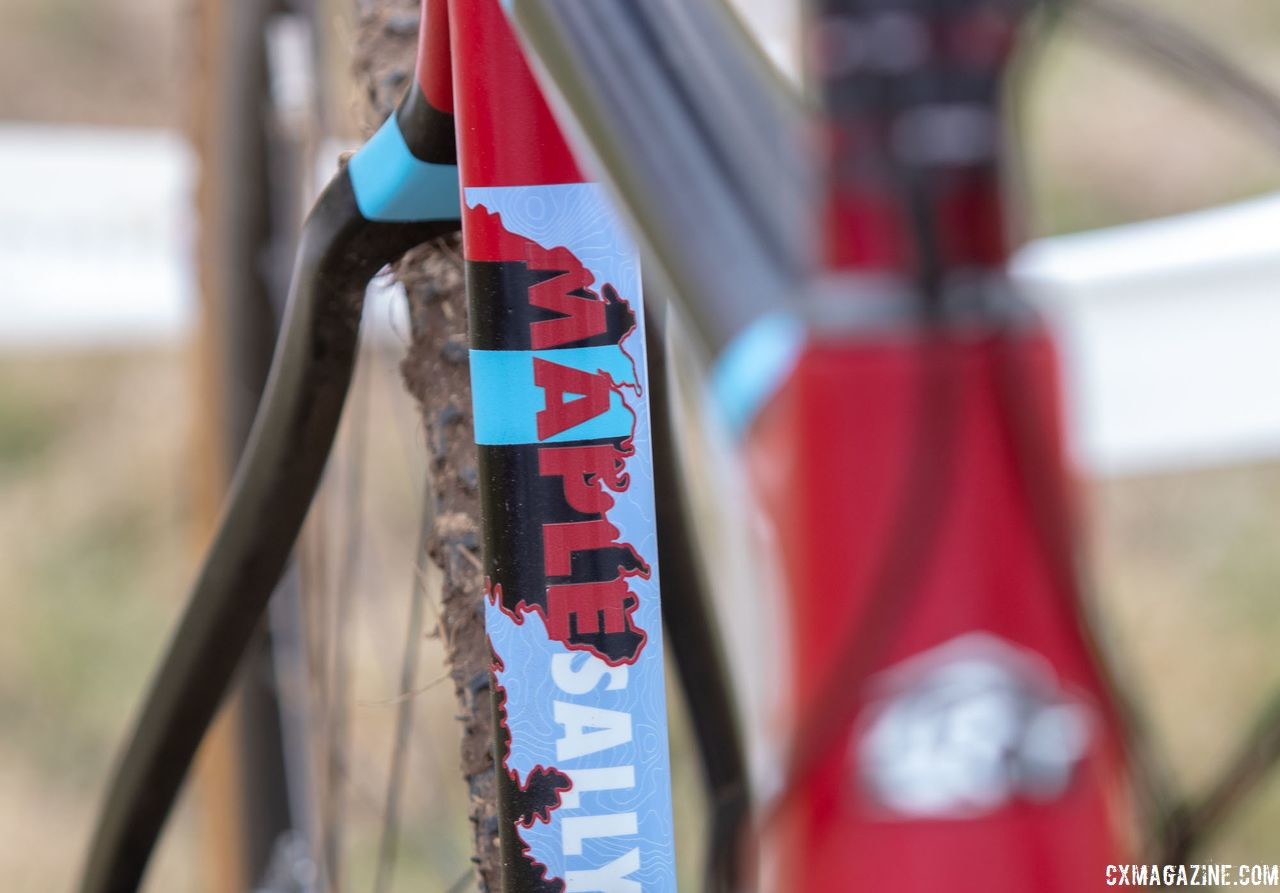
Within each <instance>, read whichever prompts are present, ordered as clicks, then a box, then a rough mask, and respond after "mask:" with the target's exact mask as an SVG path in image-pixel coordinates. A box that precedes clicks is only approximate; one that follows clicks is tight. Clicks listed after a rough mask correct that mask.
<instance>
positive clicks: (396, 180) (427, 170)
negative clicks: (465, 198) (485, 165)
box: [347, 115, 461, 223]
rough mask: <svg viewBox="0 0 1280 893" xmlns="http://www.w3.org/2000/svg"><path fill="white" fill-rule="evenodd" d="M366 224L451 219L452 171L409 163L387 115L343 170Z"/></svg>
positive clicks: (454, 210) (454, 204)
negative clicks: (345, 170)
mask: <svg viewBox="0 0 1280 893" xmlns="http://www.w3.org/2000/svg"><path fill="white" fill-rule="evenodd" d="M347 171H348V173H349V175H350V177H351V185H352V188H353V189H354V190H355V194H356V205H357V206H358V207H359V208H360V213H361V215H362V216H364V217H365V219H367V220H380V221H386V222H402V223H403V222H411V221H421V220H457V219H458V218H459V208H460V206H461V204H460V201H459V198H458V195H459V193H458V167H457V165H454V164H432V163H431V162H428V161H422V160H421V159H418V158H415V157H414V155H413V153H412V152H411V151H410V150H409V146H408V144H407V143H406V142H405V139H404V134H402V133H401V132H400V125H399V123H398V122H397V120H396V116H395V115H392V116H391V117H390V118H388V119H387V121H386V123H384V124H383V125H382V127H380V128H379V129H378V132H377V133H375V134H374V135H373V136H372V137H371V138H370V140H369V142H367V143H365V145H364V146H363V148H361V149H360V151H359V152H357V153H356V154H355V155H354V156H352V158H351V161H350V162H349V163H348V165H347Z"/></svg>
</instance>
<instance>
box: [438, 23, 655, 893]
mask: <svg viewBox="0 0 1280 893" xmlns="http://www.w3.org/2000/svg"><path fill="white" fill-rule="evenodd" d="M449 17H450V23H449V24H450V29H451V33H452V51H453V84H454V101H455V112H456V114H457V119H458V134H459V152H458V155H459V165H460V175H461V189H462V219H463V245H464V254H465V258H466V266H467V270H466V274H467V277H466V278H467V290H468V300H469V311H470V338H471V381H472V399H473V405H474V408H475V421H476V441H477V444H478V449H479V464H480V475H479V477H480V488H481V514H482V525H483V541H484V550H483V551H484V558H483V560H484V573H485V612H486V630H487V633H488V636H489V641H490V645H491V647H492V650H493V677H492V685H493V689H494V694H495V699H494V701H495V710H496V713H497V725H498V729H499V735H498V737H499V740H498V745H497V760H498V790H499V821H500V828H499V834H500V842H501V848H502V857H503V888H504V890H505V891H507V893H534V891H538V893H541V891H575V890H580V891H590V890H632V889H634V890H640V889H644V890H653V891H673V890H674V889H675V877H674V864H675V863H674V834H673V829H672V825H671V804H670V789H669V782H668V775H669V772H668V755H667V730H666V709H665V703H664V693H663V659H662V629H661V611H660V605H659V601H658V583H659V580H658V563H657V555H656V536H655V528H654V515H655V512H654V496H653V483H652V476H653V472H652V460H651V452H650V439H651V438H650V429H649V407H648V387H647V380H646V374H647V373H646V358H645V344H644V313H643V305H642V296H641V278H640V268H639V263H638V257H637V249H636V247H635V245H634V244H633V243H632V242H631V240H630V238H629V237H628V236H627V235H626V233H625V232H624V230H623V228H622V225H621V223H620V221H619V220H618V219H617V217H616V215H615V214H614V213H613V209H612V208H611V206H610V204H609V202H608V200H607V199H606V197H605V195H604V193H603V190H602V188H601V187H600V186H599V185H598V184H595V183H591V182H587V181H586V180H585V179H584V177H583V175H582V173H581V171H580V170H579V168H578V166H577V164H576V162H575V161H574V159H573V156H572V155H571V153H570V151H569V149H568V147H567V146H566V145H565V142H564V140H563V138H562V137H561V135H560V131H559V129H558V128H557V126H556V124H555V121H554V120H553V118H552V116H551V114H550V112H549V110H548V108H547V106H546V103H545V102H544V100H543V98H542V96H541V94H540V92H539V90H538V87H537V85H536V84H535V82H534V80H533V78H532V76H531V74H530V72H529V69H528V67H527V65H526V63H525V61H524V58H523V56H522V55H521V53H520V50H519V46H518V44H517V42H516V40H515V38H514V35H513V34H512V32H511V30H510V27H509V25H508V24H507V22H506V20H505V19H504V18H503V15H502V12H501V10H500V8H499V6H498V4H497V2H496V0H470V2H455V3H453V4H451V6H450V8H449Z"/></svg>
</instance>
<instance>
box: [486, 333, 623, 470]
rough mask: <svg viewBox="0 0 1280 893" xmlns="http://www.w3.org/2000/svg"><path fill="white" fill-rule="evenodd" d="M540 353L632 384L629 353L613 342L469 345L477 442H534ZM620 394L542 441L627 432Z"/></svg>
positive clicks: (540, 402) (540, 401)
mask: <svg viewBox="0 0 1280 893" xmlns="http://www.w3.org/2000/svg"><path fill="white" fill-rule="evenodd" d="M534 357H540V358H542V359H544V360H549V361H551V362H553V363H559V364H560V365H562V366H571V367H573V368H574V369H581V370H582V371H584V372H591V373H594V372H597V371H603V372H606V373H608V374H609V377H610V378H612V379H613V381H614V384H619V385H621V384H633V383H634V382H635V377H636V373H635V369H634V366H633V365H632V363H631V358H630V357H628V356H627V355H626V354H625V353H623V352H622V349H621V348H619V347H617V346H616V345H606V346H603V347H571V348H564V349H560V350H473V351H471V399H472V404H473V406H474V407H475V423H476V443H479V444H485V445H487V446H496V445H500V444H518V443H539V442H540V441H539V440H538V423H537V414H538V412H539V411H540V410H542V409H543V408H544V407H545V406H546V394H545V393H544V392H543V389H542V388H540V387H538V386H537V385H535V384H534V383H533V360H534ZM634 423H635V422H634V419H633V417H632V415H631V411H630V410H628V409H627V408H626V406H624V405H623V400H622V396H621V395H620V394H618V393H617V392H613V393H611V394H610V396H609V410H608V412H605V413H602V414H601V415H598V416H596V417H595V418H593V419H589V420H588V421H586V422H583V423H582V424H581V425H577V426H576V427H573V428H570V429H569V430H567V431H562V432H561V433H559V434H556V435H554V436H552V437H549V438H547V440H546V442H547V443H561V442H564V441H570V440H595V439H597V438H605V437H626V436H627V435H629V434H630V433H631V429H632V427H633V425H634Z"/></svg>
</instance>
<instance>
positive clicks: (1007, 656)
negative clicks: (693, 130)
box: [719, 0, 1130, 893]
mask: <svg viewBox="0 0 1280 893" xmlns="http://www.w3.org/2000/svg"><path fill="white" fill-rule="evenodd" d="M1021 6H1022V4H1018V3H1003V4H999V3H988V4H977V3H955V2H914V3H913V2H878V3H869V2H837V0H830V2H822V3H818V4H816V8H815V9H814V18H813V21H812V23H811V31H810V46H811V48H812V51H811V53H810V59H811V61H812V62H813V63H814V68H815V71H814V76H815V80H816V81H817V82H818V83H819V84H820V85H821V92H822V98H823V121H822V122H821V126H820V128H819V139H818V143H819V147H820V148H819V154H820V156H821V157H822V159H823V164H824V169H825V171H826V178H827V179H826V188H825V201H824V203H823V206H822V209H821V213H822V219H823V225H822V227H821V232H822V233H823V240H822V246H821V250H822V254H823V257H824V262H825V266H826V268H827V269H828V271H829V272H828V276H829V277H830V278H831V280H832V282H833V283H834V284H835V285H834V286H833V290H838V291H839V292H840V293H841V295H842V297H843V299H844V300H845V301H847V302H864V307H863V308H862V310H863V311H865V310H866V309H867V305H873V304H874V305H875V311H874V312H873V313H867V312H860V313H856V314H855V313H847V314H843V313H842V312H841V311H840V310H839V309H835V310H833V309H832V308H831V307H830V306H827V307H825V308H824V309H823V311H822V313H821V315H820V316H810V317H809V318H804V316H803V313H802V314H801V318H799V319H793V320H789V321H788V322H787V324H785V325H780V324H779V323H778V322H777V321H769V322H768V323H767V325H762V326H761V327H760V328H758V329H757V331H756V332H754V333H750V332H749V333H748V336H747V337H746V338H744V340H743V342H742V344H743V345H749V344H752V343H753V341H752V339H754V343H755V344H757V345H758V346H761V345H762V346H763V348H762V349H761V350H758V351H757V356H759V355H761V354H762V353H763V354H767V355H771V356H773V357H776V358H778V359H777V361H776V362H775V363H774V365H775V366H776V368H778V369H779V370H780V371H781V375H780V377H779V378H778V379H777V380H776V381H775V382H774V383H773V390H772V391H771V392H762V391H761V389H760V386H759V382H758V381H757V382H756V383H755V384H754V385H752V386H751V387H746V388H742V387H740V388H738V390H737V391H736V392H735V390H734V387H733V381H734V378H735V376H734V374H733V367H734V365H735V364H739V363H743V357H742V347H741V346H739V347H731V348H730V350H729V351H728V353H727V354H726V358H725V360H722V366H721V369H720V370H719V381H720V383H721V386H722V393H724V394H728V395H729V396H730V399H731V403H732V401H733V400H737V401H738V404H740V403H741V399H742V396H743V394H752V393H754V394H756V395H757V396H758V397H760V398H763V399H762V400H760V401H759V402H757V404H755V406H754V408H753V409H752V410H750V411H748V410H746V409H744V407H743V406H741V405H731V406H730V410H731V412H730V416H731V417H732V418H736V419H738V420H739V422H740V424H741V425H742V426H743V450H744V453H745V455H746V456H747V460H748V465H749V467H751V468H752V469H753V471H754V480H755V482H756V492H757V496H758V498H759V499H760V503H761V506H762V509H763V512H764V514H765V516H766V517H767V518H768V519H769V522H770V527H771V530H772V531H773V535H774V536H775V537H776V540H777V542H778V544H779V546H780V550H781V555H782V564H783V574H784V577H785V611H786V613H787V615H788V620H789V627H790V641H789V646H790V647H789V653H790V659H789V667H788V671H789V673H788V675H789V679H790V683H789V686H788V688H787V694H786V698H785V701H786V703H785V705H784V707H783V713H784V714H785V716H786V720H787V723H788V727H789V735H788V738H787V747H786V750H785V753H786V757H785V759H784V761H783V765H782V767H781V769H780V774H781V784H780V787H781V788H782V792H781V793H780V794H779V795H778V797H777V799H776V801H775V802H774V803H773V804H772V805H771V806H770V807H769V808H768V809H767V811H766V815H765V817H764V819H763V825H762V827H761V829H760V832H759V838H760V843H761V847H762V850H763V851H764V853H765V855H766V860H765V864H766V865H767V866H768V868H767V869H766V872H767V873H766V874H765V875H764V876H763V878H762V888H763V889H765V890H768V891H780V893H781V891H791V890H836V889H848V888H850V887H851V886H854V885H864V884H865V885H866V888H867V889H875V890H880V891H902V893H917V891H918V893H923V891H938V890H985V891H1007V893H1015V891H1026V890H1037V891H1062V893H1067V891H1078V890H1088V889H1096V888H1099V887H1101V886H1102V885H1103V883H1104V867H1105V865H1106V864H1108V863H1112V862H1118V861H1123V860H1124V855H1125V853H1126V852H1127V850H1128V846H1127V836H1128V833H1129V830H1128V829H1129V827H1130V825H1129V820H1130V815H1129V809H1130V805H1129V802H1128V795H1127V786H1126V772H1125V765H1124V758H1123V747H1122V740H1121V734H1120V728H1121V723H1120V719H1119V716H1118V713H1117V710H1116V708H1115V705H1114V703H1113V699H1112V697H1111V694H1110V692H1109V686H1108V684H1107V681H1106V678H1105V676H1104V674H1103V672H1102V671H1101V670H1100V668H1099V665H1098V663H1097V660H1096V657H1095V653H1094V648H1093V645H1092V642H1091V639H1090V635H1089V632H1088V629H1087V626H1086V624H1085V622H1084V619H1083V616H1082V611H1081V607H1080V602H1079V598H1080V593H1079V587H1078V583H1077V580H1076V577H1075V572H1074V542H1073V527H1074V518H1073V517H1072V515H1073V510H1072V506H1071V499H1070V496H1069V487H1068V481H1067V477H1066V472H1065V461H1064V456H1063V447H1062V444H1063V435H1062V431H1061V427H1060V421H1059V416H1060V396H1059V382H1058V375H1057V370H1056V357H1055V353H1054V349H1053V344H1052V342H1051V340H1050V338H1049V336H1048V334H1047V332H1046V331H1045V329H1044V327H1043V325H1042V324H1041V322H1040V321H1039V320H1038V319H1037V318H1036V317H1035V315H1034V314H1033V313H1032V312H1031V311H1030V310H1029V309H1027V308H1026V307H1024V306H1022V305H1021V304H1019V303H1018V302H1017V301H1016V299H1015V298H1014V297H1013V296H1012V295H1011V292H1010V289H1009V287H1008V285H1007V284H1006V283H1005V281H1004V278H1003V265H1004V263H1005V260H1006V257H1007V247H1006V246H1007V242H1006V238H1007V237H1006V235H1005V233H1006V221H1005V219H1004V211H1003V203H1002V196H1001V192H1000V190H1001V181H1000V174H1001V171H1002V157H1001V152H1002V146H1003V144H1004V139H1003V134H1002V133H1001V131H1000V127H999V107H998V98H999V95H1000V91H999V87H1000V83H1001V77H1002V74H1003V70H1004V66H1005V63H1006V60H1007V58H1008V55H1009V53H1010V52H1011V49H1012V46H1013V42H1014V38H1015V35H1016V31H1017V28H1018V25H1019V20H1020V18H1021V14H1022V12H1023V9H1021V8H1020V7H1021ZM868 319H871V320H873V321H872V322H868V321H867V320H868ZM819 320H820V321H819ZM737 377H738V379H740V380H742V379H746V378H749V375H748V374H747V373H742V374H739V375H738V376H737ZM726 382H727V383H728V384H726Z"/></svg>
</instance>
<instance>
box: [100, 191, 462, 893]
mask: <svg viewBox="0 0 1280 893" xmlns="http://www.w3.org/2000/svg"><path fill="white" fill-rule="evenodd" d="M456 228H457V223H456V222H455V221H435V222H418V223H386V222H371V221H369V220H366V219H365V218H364V217H363V216H361V213H360V210H359V208H358V206H357V202H356V194H355V191H354V190H353V187H352V181H351V179H350V176H349V172H348V170H347V169H344V170H342V171H340V172H339V173H338V175H337V176H336V177H335V178H334V179H333V180H332V181H331V182H330V184H329V185H328V187H326V189H325V190H324V192H323V194H322V195H321V197H320V199H319V200H318V202H317V203H316V205H315V208H314V209H313V210H312V212H311V214H310V216H309V217H308V219H307V222H306V225H305V227H304V229H303V232H302V237H301V241H300V244H299V249H298V255H297V262H296V266H295V269H294V276H293V283H292V287H291V294H290V299H289V307H288V311H287V315H286V318H285V322H284V327H283V334H282V336H281V340H280V342H279V344H278V345H277V347H276V352H275V358H274V361H273V365H272V369H271V374H270V377H269V379H268V382H267V388H266V393H265V396H264V398H263V404H262V409H261V410H260V411H259V414H258V418H257V420H256V422H255V424H254V428H253V432H252V434H251V435H250V438H249V443H248V446H247V447H246V450H245V454H244V459H243V461H242V462H241V465H240V467H239V468H238V469H237V472H236V477H235V480H234V482H233V484H232V489H231V497H230V501H229V503H228V505H227V508H226V510H225V512H224V514H223V516H222V519H221V521H220V522H219V525H218V531H217V535H216V537H215V539H214V542H213V545H212V547H211V548H210V550H209V552H208V554H207V556H206V558H205V561H204V564H203V565H202V567H201V569H200V572H199V575H198V577H197V578H196V582H195V584H194V585H193V587H192V589H191V594H190V597H189V599H188V602H187V606H186V608H185V610H184V613H183V616H182V618H181V620H180V622H179V625H178V629H177V631H176V632H175V634H174V636H173V638H172V639H171V641H170V643H169V648H168V651H167V652H166V654H165V657H164V660H163V661H162V663H161V665H160V667H159V669H158V671H157V673H156V674H155V677H154V678H153V680H152V683H151V689H150V691H149V693H148V695H147V697H146V700H145V702H144V706H143V709H142V712H141V714H140V715H139V717H138V719H137V720H136V722H135V724H134V726H133V733H132V737H131V740H130V741H129V743H128V745H127V747H126V748H125V750H124V752H123V756H122V758H121V760H120V762H119V763H118V765H117V767H116V769H115V773H114V775H113V777H112V780H111V783H110V786H109V788H108V791H107V796H106V799H105V801H104V809H103V812H102V814H101V815H100V817H99V820H98V824H97V827H96V828H95V831H94V836H93V840H92V844H91V848H90V852H89V858H88V861H87V863H86V867H85V871H84V875H83V880H82V882H81V885H80V890H81V891H82V893H129V891H133V890H136V889H137V887H138V884H139V883H140V881H141V879H142V876H143V873H144V871H145V869H146V866H147V862H148V859H149V857H150V854H151V851H152V848H153V846H154V844H155V841H156V838H157V837H158V835H159V833H160V830H161V828H162V827H163V825H164V822H165V819H166V818H167V816H168V814H169V811H170V809H171V808H172V806H173V801H174V798H175V796H176V795H177V792H178V789H179V787H180V786H181V784H182V781H183V778H184V777H185V776H186V773H187V770H188V768H189V766H190V764H191V760H192V758H193V756H194V754H195V751H196V748H197V747H198V746H199V743H200V740H201V738H202V737H203V736H204V733H205V730H206V729H207V728H208V726H209V724H210V721H211V720H212V719H213V716H214V714H215V713H216V711H217V709H218V706H219V704H220V703H221V701H222V699H223V696H224V694H225V693H226V691H227V688H228V685H229V682H230V680H231V679H232V677H233V675H234V673H235V671H236V668H237V666H238V664H239V662H240V659H241V657H242V655H243V654H244V651H245V648H246V646H247V644H248V643H249V641H250V640H251V637H252V635H253V633H254V630H255V629H256V628H257V625H258V623H259V621H260V620H261V617H262V614H263V611H264V609H265V608H266V605H267V601H268V599H269V598H270V595H271V592H272V590H273V588H274V587H275V585H276V583H277V581H278V580H279V578H280V574H281V572H282V571H283V569H284V567H285V563H286V561H287V559H288V556H289V552H290V550H291V549H292V548H293V544H294V541H295V540H296V538H297V535H298V532H299V530H300V529H301V526H302V522H303V519H304V518H305V516H306V513H307V509H308V507H309V506H310V504H311V499H312V496H313V494H314V493H315V490H316V487H317V485H318V484H319V481H320V476H321V473H322V472H323V470H324V466H325V462H326V460H327V459H328V456H329V451H330V448H331V446H332V444H333V438H334V434H335V431H336V429H337V425H338V421H339V418H340V416H341V413H342V406H343V402H344V400H345V397H346V393H347V388H348V385H349V383H350V380H351V374H352V369H353V367H354V362H355V357H356V346H357V338H358V333H359V324H360V311H361V306H362V303H363V297H364V289H365V286H366V285H367V284H368V282H369V280H370V279H371V278H372V277H373V276H374V275H375V274H376V273H377V272H378V270H379V269H381V268H382V267H383V266H384V265H385V264H386V263H388V262H389V261H392V260H394V259H396V258H397V257H399V256H400V255H401V254H403V253H404V252H405V251H406V250H407V249H409V248H411V247H413V246H414V245H417V244H420V243H421V242H424V241H427V240H428V239H430V238H433V237H435V236H439V235H443V234H445V233H447V232H450V231H452V230H454V229H456Z"/></svg>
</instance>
